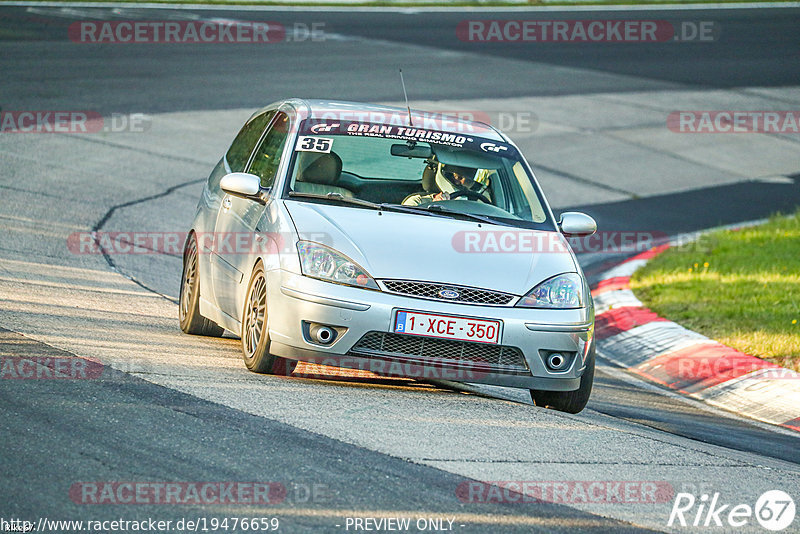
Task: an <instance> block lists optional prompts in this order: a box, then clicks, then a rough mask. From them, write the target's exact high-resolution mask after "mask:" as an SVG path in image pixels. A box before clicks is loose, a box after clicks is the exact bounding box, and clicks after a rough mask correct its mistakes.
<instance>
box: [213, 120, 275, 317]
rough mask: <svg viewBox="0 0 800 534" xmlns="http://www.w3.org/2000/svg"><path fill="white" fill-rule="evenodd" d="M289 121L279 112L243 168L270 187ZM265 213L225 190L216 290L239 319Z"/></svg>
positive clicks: (217, 234)
mask: <svg viewBox="0 0 800 534" xmlns="http://www.w3.org/2000/svg"><path fill="white" fill-rule="evenodd" d="M288 125H289V119H288V117H287V115H286V114H285V113H283V112H278V113H276V114H275V115H274V116H273V118H272V121H271V123H270V125H269V127H268V128H267V129H266V132H265V133H264V135H263V136H261V139H260V141H259V143H258V147H257V148H256V150H255V152H254V153H253V155H252V156H251V157H250V160H249V162H248V163H247V165H246V166H245V168H244V172H249V173H251V174H254V175H256V176H258V177H259V178H260V179H261V187H262V188H270V187H272V185H273V183H274V182H275V177H276V174H277V170H278V165H279V163H280V158H281V154H282V153H283V148H284V146H285V144H286V138H287V136H288V133H289V128H288ZM263 213H264V205H263V204H262V203H261V202H258V201H255V200H250V199H246V198H240V197H236V196H233V195H229V194H225V195H224V196H223V198H222V202H221V204H220V208H219V213H218V215H217V223H216V227H215V229H214V234H215V238H216V245H217V246H216V247H215V248H216V250H215V252H216V261H215V266H214V267H213V268H212V270H213V269H216V275H215V276H214V277H213V279H214V284H215V287H214V294H215V295H216V297H217V305H218V306H219V308H220V310H222V311H223V312H224V313H226V314H228V315H230V316H231V317H234V318H235V319H236V320H239V319H240V317H239V315H240V314H241V311H242V310H241V307H242V305H243V302H242V299H243V291H241V286H242V285H244V284H247V283H248V282H249V276H250V267H251V266H252V265H253V258H252V257H253V255H254V254H257V251H258V249H260V247H261V244H260V243H258V242H257V241H256V240H257V239H259V237H260V236H258V235H256V231H255V229H256V225H257V224H258V222H259V220H260V219H261V216H262V215H263Z"/></svg>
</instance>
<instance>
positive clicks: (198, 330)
mask: <svg viewBox="0 0 800 534" xmlns="http://www.w3.org/2000/svg"><path fill="white" fill-rule="evenodd" d="M178 319H179V320H180V323H181V330H183V331H184V332H186V333H187V334H194V335H198V336H212V337H220V336H221V335H222V334H223V332H225V329H224V328H222V327H221V326H219V325H218V324H217V323H215V322H214V321H211V320H210V319H206V318H205V317H203V316H202V315H200V275H199V274H198V270H197V238H196V237H195V235H194V234H192V235H191V237H190V238H189V241H188V242H187V243H186V249H185V250H184V251H183V276H182V277H181V294H180V299H179V301H178Z"/></svg>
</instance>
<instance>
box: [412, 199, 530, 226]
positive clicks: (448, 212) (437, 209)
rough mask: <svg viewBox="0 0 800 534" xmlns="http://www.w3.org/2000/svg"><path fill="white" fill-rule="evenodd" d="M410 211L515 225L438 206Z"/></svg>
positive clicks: (421, 207)
mask: <svg viewBox="0 0 800 534" xmlns="http://www.w3.org/2000/svg"><path fill="white" fill-rule="evenodd" d="M409 209H414V210H421V211H427V212H428V213H437V214H443V215H450V216H456V217H458V216H461V217H466V218H467V219H472V220H474V221H480V222H484V223H486V224H496V225H499V226H514V225H513V224H510V223H506V222H501V221H496V220H494V219H490V218H489V217H484V216H483V215H476V214H474V213H466V212H463V211H453V210H449V209H446V208H444V207H442V206H439V205H438V204H428V205H427V206H414V207H409Z"/></svg>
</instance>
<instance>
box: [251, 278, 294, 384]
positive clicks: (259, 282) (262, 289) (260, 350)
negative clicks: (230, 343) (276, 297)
mask: <svg viewBox="0 0 800 534" xmlns="http://www.w3.org/2000/svg"><path fill="white" fill-rule="evenodd" d="M267 319H268V316H267V279H266V277H265V276H264V268H263V267H262V266H261V264H260V263H259V264H258V265H256V268H255V269H254V270H253V276H252V277H251V278H250V285H249V286H248V288H247V298H246V299H245V303H244V311H243V313H242V354H243V356H244V364H245V365H246V366H247V368H248V369H250V370H251V371H253V372H254V373H268V374H273V375H284V376H289V375H290V374H292V371H294V368H295V367H296V366H297V362H296V361H294V360H286V359H284V358H279V357H278V356H274V355H272V354H270V353H269V345H270V343H269V328H268V321H267Z"/></svg>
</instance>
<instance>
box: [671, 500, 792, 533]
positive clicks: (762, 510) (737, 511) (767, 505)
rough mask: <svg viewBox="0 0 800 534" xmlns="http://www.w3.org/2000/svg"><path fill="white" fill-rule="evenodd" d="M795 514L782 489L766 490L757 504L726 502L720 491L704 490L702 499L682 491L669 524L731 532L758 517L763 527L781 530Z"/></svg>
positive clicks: (675, 502) (757, 519) (789, 523)
mask: <svg viewBox="0 0 800 534" xmlns="http://www.w3.org/2000/svg"><path fill="white" fill-rule="evenodd" d="M794 516H795V505H794V500H793V499H792V498H791V496H789V494H788V493H786V492H785V491H781V490H770V491H767V492H764V493H763V494H762V495H761V496H760V497H759V498H758V500H757V501H756V504H755V506H750V505H749V504H745V503H742V504H735V505H734V504H730V503H723V502H721V500H720V494H719V493H714V495H711V496H709V495H708V494H705V493H704V494H703V495H701V496H700V498H699V499H698V498H696V497H695V496H694V495H692V494H691V493H678V494H677V495H675V501H674V502H673V503H672V511H671V512H670V514H669V521H667V526H668V527H711V528H714V527H716V528H718V529H721V530H720V531H724V532H727V531H729V530H730V529H732V528H740V527H745V526H748V525H750V524H751V522H752V520H753V518H754V517H755V519H756V521H758V524H759V525H761V526H762V527H763V528H765V529H767V530H771V531H774V532H777V531H780V530H784V529H785V528H786V527H788V526H789V525H791V524H792V522H793V521H794Z"/></svg>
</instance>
